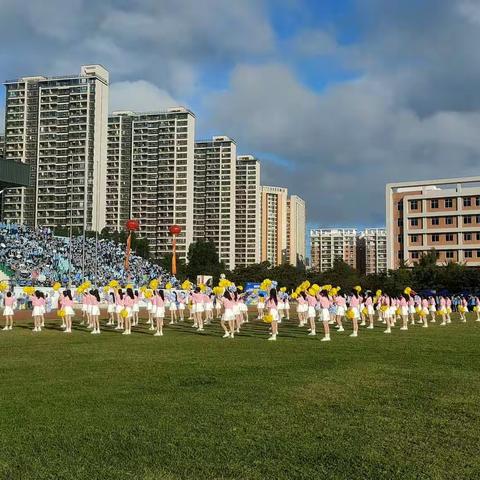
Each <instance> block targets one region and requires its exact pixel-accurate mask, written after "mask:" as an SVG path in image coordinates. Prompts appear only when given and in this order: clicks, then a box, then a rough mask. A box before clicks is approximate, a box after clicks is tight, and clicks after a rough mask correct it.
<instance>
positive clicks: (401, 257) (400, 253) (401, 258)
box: [398, 250, 403, 260]
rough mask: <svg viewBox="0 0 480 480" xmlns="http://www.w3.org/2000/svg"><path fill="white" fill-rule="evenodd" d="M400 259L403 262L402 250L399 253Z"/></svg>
mask: <svg viewBox="0 0 480 480" xmlns="http://www.w3.org/2000/svg"><path fill="white" fill-rule="evenodd" d="M398 259H399V260H403V251H402V250H399V251H398Z"/></svg>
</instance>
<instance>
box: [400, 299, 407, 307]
mask: <svg viewBox="0 0 480 480" xmlns="http://www.w3.org/2000/svg"><path fill="white" fill-rule="evenodd" d="M400 306H401V307H406V306H407V300H406V299H405V298H403V297H402V298H401V299H400Z"/></svg>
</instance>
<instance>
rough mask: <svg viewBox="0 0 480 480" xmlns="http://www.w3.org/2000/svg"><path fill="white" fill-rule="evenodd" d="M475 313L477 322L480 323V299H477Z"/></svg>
mask: <svg viewBox="0 0 480 480" xmlns="http://www.w3.org/2000/svg"><path fill="white" fill-rule="evenodd" d="M475 313H476V314H477V318H476V320H475V321H476V322H480V298H478V297H475Z"/></svg>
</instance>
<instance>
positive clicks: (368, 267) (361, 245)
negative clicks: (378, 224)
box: [357, 228, 387, 275]
mask: <svg viewBox="0 0 480 480" xmlns="http://www.w3.org/2000/svg"><path fill="white" fill-rule="evenodd" d="M357 269H358V270H359V271H360V272H362V273H364V274H367V275H372V274H379V273H386V271H387V231H386V230H385V229H384V228H367V229H366V230H364V231H363V232H360V235H359V236H358V239H357Z"/></svg>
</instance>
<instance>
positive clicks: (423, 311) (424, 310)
mask: <svg viewBox="0 0 480 480" xmlns="http://www.w3.org/2000/svg"><path fill="white" fill-rule="evenodd" d="M429 311H430V309H429V303H428V300H427V299H426V298H423V299H422V309H421V318H422V320H423V328H428V313H429Z"/></svg>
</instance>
